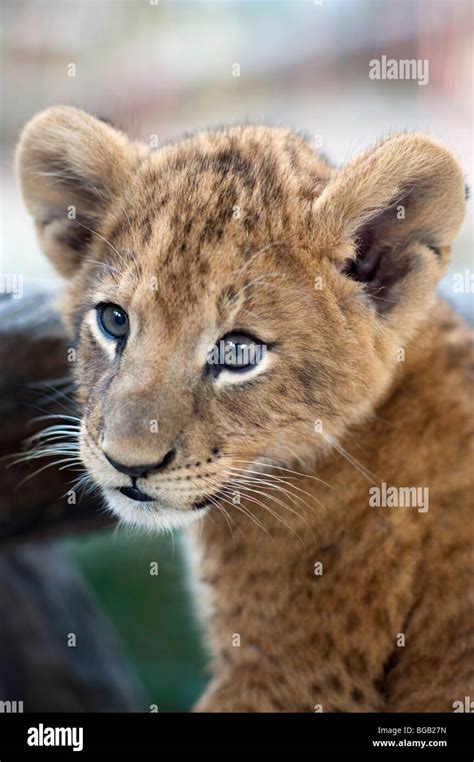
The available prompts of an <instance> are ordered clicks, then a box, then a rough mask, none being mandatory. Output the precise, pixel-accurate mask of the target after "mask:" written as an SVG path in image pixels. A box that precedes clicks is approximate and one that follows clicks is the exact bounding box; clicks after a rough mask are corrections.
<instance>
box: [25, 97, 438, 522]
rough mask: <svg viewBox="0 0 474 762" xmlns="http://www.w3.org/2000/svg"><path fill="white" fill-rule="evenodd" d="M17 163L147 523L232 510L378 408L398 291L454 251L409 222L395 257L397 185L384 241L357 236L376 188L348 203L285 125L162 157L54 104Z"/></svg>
mask: <svg viewBox="0 0 474 762" xmlns="http://www.w3.org/2000/svg"><path fill="white" fill-rule="evenodd" d="M429 146H430V147H431V150H433V151H434V148H433V146H436V149H437V150H441V149H439V147H438V146H437V144H432V143H431V142H429ZM19 169H20V175H21V177H22V181H23V187H24V193H25V197H26V200H27V203H28V206H29V208H30V209H31V211H32V212H33V214H34V216H35V218H36V223H37V228H38V233H39V236H40V240H41V242H42V245H43V248H44V249H45V251H46V252H47V253H48V255H49V256H50V257H51V258H52V259H53V260H54V261H55V264H56V265H57V267H58V269H60V270H61V271H62V272H63V273H64V274H66V275H67V276H69V277H70V278H71V285H70V288H69V290H68V296H67V300H66V301H65V317H66V321H67V324H68V325H69V327H70V329H71V333H72V334H73V336H74V340H75V346H76V350H77V354H76V357H77V361H76V363H75V367H74V373H75V377H76V381H77V385H78V390H79V398H80V401H81V403H82V409H83V417H82V423H81V433H80V453H81V457H82V460H83V462H84V464H85V466H86V468H87V470H88V472H89V474H90V476H91V478H92V480H93V481H94V482H95V483H96V484H97V485H98V486H99V487H100V488H101V490H102V492H103V494H104V496H105V498H106V500H107V503H108V504H109V506H110V507H111V508H112V509H113V510H114V511H115V512H116V513H118V514H119V516H121V517H122V518H124V519H126V520H127V521H129V522H132V523H135V524H144V525H148V526H157V527H171V526H177V525H179V524H182V523H184V522H186V521H187V520H189V519H192V518H193V517H195V516H197V515H203V512H205V511H207V510H212V507H213V505H216V504H218V503H219V502H222V501H223V505H226V504H227V505H229V504H230V505H231V506H232V503H237V502H238V496H237V495H238V492H239V491H240V490H244V492H245V493H246V494H248V495H251V490H252V485H253V486H255V475H256V473H257V472H258V470H259V469H261V468H262V467H263V464H267V467H268V464H271V463H275V464H278V466H279V467H288V468H291V467H292V465H293V463H294V462H295V461H299V462H300V463H304V464H308V463H310V462H311V461H313V460H314V458H315V456H316V455H317V453H318V452H321V451H322V450H323V449H325V448H327V447H329V446H331V444H332V443H333V442H334V441H335V440H336V439H337V438H338V437H339V436H340V435H341V434H342V433H343V432H344V431H345V429H346V428H347V427H348V426H349V425H350V424H351V423H353V422H355V421H358V420H360V419H361V418H362V417H364V416H366V415H368V414H369V413H370V412H371V410H372V409H373V405H374V402H375V401H376V400H377V399H378V398H379V397H380V395H381V394H382V393H383V392H384V390H385V389H386V388H387V385H388V383H389V381H390V378H391V375H392V373H393V368H394V367H395V362H396V350H397V348H399V347H400V344H401V343H402V342H404V340H405V338H406V337H407V336H408V335H410V334H411V332H412V330H413V327H414V324H415V321H414V318H413V310H411V309H409V308H407V307H406V305H405V304H404V298H403V293H404V291H405V292H406V293H407V294H408V297H407V301H408V302H409V299H411V298H412V294H413V293H414V290H415V288H417V289H418V291H417V293H418V299H419V301H421V302H423V303H424V304H425V306H426V304H428V303H429V299H430V292H431V290H432V286H433V284H434V282H435V281H436V278H437V277H438V275H439V273H440V271H441V268H440V260H441V258H443V257H444V255H445V253H444V250H443V251H442V250H441V248H442V246H443V245H444V243H445V242H444V241H439V240H435V238H433V244H431V241H430V242H427V241H426V242H425V241H423V242H421V243H420V242H419V241H418V240H417V239H416V236H415V235H414V234H413V226H411V228H409V227H408V226H406V227H405V234H406V235H405V237H406V243H405V247H404V248H403V249H402V250H400V247H398V250H397V257H398V258H397V260H396V261H393V260H391V259H389V258H388V254H387V252H388V249H389V246H390V244H388V245H387V239H389V236H390V234H392V232H391V231H392V229H393V227H394V225H395V223H394V220H393V219H392V218H391V217H390V213H389V215H388V218H387V212H386V205H387V204H390V202H391V201H392V192H391V191H390V190H387V189H384V193H385V197H384V198H383V199H382V201H383V202H384V207H383V208H382V209H378V210H377V212H378V214H379V225H380V228H381V229H383V231H384V248H383V252H382V247H380V252H381V253H379V254H378V255H377V250H378V247H377V241H376V238H375V237H374V235H373V230H371V229H366V228H364V236H367V237H368V238H370V241H369V243H367V245H366V246H363V247H362V246H359V249H358V250H357V249H356V248H355V244H354V240H355V238H357V239H358V240H363V238H364V236H362V235H361V233H360V223H359V222H358V217H360V218H361V219H363V221H364V225H365V224H366V217H367V213H366V206H367V204H368V201H367V199H363V200H359V203H360V204H361V205H362V209H359V211H358V212H357V209H354V208H351V205H350V203H349V200H350V194H351V193H353V192H355V191H354V190H353V189H352V188H351V183H350V182H348V183H347V185H346V187H344V186H343V187H342V188H340V189H337V187H336V185H337V182H338V178H337V174H336V173H335V172H334V171H333V170H331V169H330V168H329V167H328V165H327V164H326V163H325V162H323V161H322V160H320V159H319V158H318V157H317V156H316V155H315V154H314V153H313V151H312V150H311V148H310V146H309V145H308V144H306V143H305V142H304V141H303V140H301V139H300V138H298V137H296V136H294V135H292V134H291V133H290V132H288V131H286V130H276V129H271V128H265V127H242V128H241V127H238V128H232V129H228V130H223V131H220V132H207V133H201V134H198V135H196V136H195V137H192V138H189V139H186V140H183V141H181V142H179V143H176V144H173V145H170V146H165V147H163V148H162V149H160V150H159V151H156V152H149V151H148V150H147V149H145V148H144V147H141V146H138V145H135V144H130V143H129V142H128V141H127V140H126V138H125V137H124V136H123V135H122V134H121V133H118V132H117V131H116V130H114V129H112V128H111V127H109V126H107V125H105V124H102V123H100V122H98V121H96V120H94V119H92V117H89V116H87V115H85V114H83V113H82V112H79V111H77V110H75V109H68V108H59V109H52V110H50V111H48V112H45V113H44V114H42V115H40V116H39V117H37V118H36V120H33V122H32V123H31V124H30V126H29V127H28V128H27V129H26V131H25V133H24V136H23V138H22V142H21V144H20V149H19ZM376 170H377V171H378V172H379V174H380V167H378V168H377V167H375V168H374V170H373V171H374V172H375V171H376ZM51 175H54V178H53V181H51ZM367 182H368V180H366V181H365V183H364V186H366V185H367ZM379 182H380V180H379ZM352 184H353V183H352ZM333 187H335V191H334V192H337V193H338V194H339V195H338V196H337V198H336V199H334V198H333V199H331V195H330V191H331V189H332V188H333ZM344 193H345V194H346V204H345V205H344V204H341V209H340V210H338V209H337V201H338V200H339V203H341V202H340V198H341V194H342V195H344ZM369 205H370V206H371V207H373V206H374V204H373V202H371V203H370V204H369ZM352 206H354V204H353V205H352ZM345 207H347V208H345ZM389 208H390V206H389ZM335 212H336V213H335ZM417 213H419V211H418V210H417ZM344 215H346V217H344ZM354 215H355V219H354ZM345 224H346V225H347V229H345V228H344V225H345ZM331 225H332V228H331ZM409 234H410V235H409ZM407 236H408V237H407ZM410 236H411V237H410ZM364 240H365V239H364ZM428 243H429V245H428ZM435 245H436V247H437V250H436V251H435V250H434V246H435ZM394 248H395V247H394ZM438 250H439V251H438ZM348 263H349V264H348ZM420 273H421V276H422V280H421V282H420V281H419V279H420ZM417 279H418V280H417ZM417 283H418V286H417ZM402 285H404V289H402ZM377 300H379V301H377ZM387 305H388V306H387ZM281 474H282V472H281V471H280V476H281ZM254 499H258V493H255V496H254Z"/></svg>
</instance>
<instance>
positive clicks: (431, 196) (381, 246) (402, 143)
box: [314, 133, 465, 316]
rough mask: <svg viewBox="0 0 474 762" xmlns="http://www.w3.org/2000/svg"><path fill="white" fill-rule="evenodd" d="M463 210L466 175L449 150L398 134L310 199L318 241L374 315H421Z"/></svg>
mask: <svg viewBox="0 0 474 762" xmlns="http://www.w3.org/2000/svg"><path fill="white" fill-rule="evenodd" d="M464 210H465V190H464V179H463V173H462V170H461V168H460V166H459V164H458V163H457V161H456V160H455V158H454V156H453V154H452V153H451V152H450V151H449V150H448V149H447V148H445V147H444V146H443V145H441V143H439V142H438V141H437V140H433V139H432V138H428V137H427V136H425V135H422V134H419V133H411V134H410V133H403V134H400V135H395V136H394V137H392V138H389V139H387V140H385V141H382V142H381V143H379V144H378V145H376V146H375V147H373V148H370V149H369V150H367V151H365V152H364V153H362V154H361V155H359V156H357V157H356V158H355V159H354V160H353V161H351V162H350V163H349V164H348V165H347V166H346V167H344V168H343V169H342V170H341V171H339V172H337V173H336V174H335V176H334V179H333V180H332V182H330V183H329V185H328V186H327V187H326V189H325V190H324V192H323V193H322V194H321V196H320V197H319V198H318V199H317V200H316V201H315V204H314V221H315V230H316V241H315V243H316V246H317V247H318V249H319V250H320V251H321V252H324V253H325V254H327V255H328V256H329V257H331V258H332V260H333V261H334V262H335V264H336V265H337V266H338V267H339V269H340V270H341V271H342V273H344V274H345V275H347V276H348V277H350V278H351V279H352V280H355V281H358V282H359V284H360V285H361V287H362V289H363V293H364V294H365V296H366V298H368V299H369V300H370V301H371V302H372V303H373V305H374V307H375V308H376V309H377V311H378V312H380V313H386V314H387V313H390V314H392V315H394V316H395V315H397V316H400V314H401V310H402V309H404V310H405V312H407V308H408V312H410V311H411V312H413V310H416V311H418V312H422V311H423V310H424V308H425V307H426V306H428V304H429V303H430V300H431V298H432V294H433V290H434V287H435V285H436V283H437V281H438V280H439V278H440V277H441V275H442V273H443V271H444V269H445V266H446V264H447V261H448V257H449V251H450V245H451V243H452V241H453V239H454V238H455V236H456V234H457V233H458V230H459V228H460V226H461V223H462V220H463V217H464ZM407 314H408V313H407ZM387 316H388V314H387Z"/></svg>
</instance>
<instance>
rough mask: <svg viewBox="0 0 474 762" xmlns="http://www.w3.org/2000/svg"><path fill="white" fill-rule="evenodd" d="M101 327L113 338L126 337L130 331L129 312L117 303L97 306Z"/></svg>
mask: <svg viewBox="0 0 474 762" xmlns="http://www.w3.org/2000/svg"><path fill="white" fill-rule="evenodd" d="M96 309H97V320H98V323H99V327H100V328H101V330H102V331H103V332H104V333H105V335H106V336H108V337H109V338H112V339H119V340H120V339H124V338H125V337H126V335H127V333H128V328H129V322H128V315H127V313H126V312H125V311H124V310H123V309H122V308H121V307H119V306H118V305H117V304H99V305H98V306H97V308H96Z"/></svg>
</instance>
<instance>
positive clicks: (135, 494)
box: [119, 487, 155, 503]
mask: <svg viewBox="0 0 474 762" xmlns="http://www.w3.org/2000/svg"><path fill="white" fill-rule="evenodd" d="M119 492H120V493H121V494H122V495H125V497H128V498H129V499H130V500H136V501H137V502H139V503H152V502H153V500H154V499H155V498H153V497H150V495H145V493H144V492H141V490H139V489H137V488H136V487H120V489H119Z"/></svg>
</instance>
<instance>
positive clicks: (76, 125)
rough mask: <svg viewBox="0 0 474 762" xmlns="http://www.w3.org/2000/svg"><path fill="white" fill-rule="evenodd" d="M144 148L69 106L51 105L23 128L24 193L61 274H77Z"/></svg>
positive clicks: (21, 165) (43, 242)
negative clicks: (85, 254)
mask: <svg viewBox="0 0 474 762" xmlns="http://www.w3.org/2000/svg"><path fill="white" fill-rule="evenodd" d="M143 150H146V149H144V148H142V147H140V146H138V145H137V144H133V143H131V142H130V141H129V140H128V139H127V138H126V137H125V135H123V134H122V133H121V132H119V131H118V130H116V129H115V128H113V127H111V126H110V125H108V124H105V123H104V122H101V121H100V120H98V119H95V118H94V117H92V116H90V115H89V114H86V113H85V112H84V111H81V110H80V109H76V108H72V107H70V106H57V107H54V108H50V109H47V110H46V111H43V112H41V113H40V114H38V115H37V116H35V117H34V118H33V119H32V120H31V121H30V122H29V123H28V124H27V125H26V127H25V128H24V130H23V133H22V135H21V138H20V141H19V144H18V148H17V155H16V160H17V171H18V176H19V179H20V184H21V189H22V192H23V197H24V199H25V203H26V206H27V208H28V210H29V211H30V213H31V214H32V215H33V217H34V220H35V226H36V231H37V234H38V238H39V242H40V245H41V248H42V249H43V251H44V253H45V254H46V255H47V256H48V257H49V259H50V260H51V261H52V262H53V264H54V266H55V267H56V269H57V270H58V271H59V272H60V273H61V274H62V275H65V276H66V277H70V276H72V275H74V273H75V271H76V270H77V268H78V267H79V265H80V262H81V257H82V256H83V252H84V249H85V246H86V244H87V242H88V240H90V238H91V236H92V235H93V233H92V232H91V231H92V230H96V229H97V225H98V221H99V220H100V218H101V217H103V215H104V214H105V212H106V210H107V207H108V205H109V204H110V202H111V201H112V199H113V198H114V197H116V196H117V195H119V194H120V193H121V192H122V191H123V189H124V188H125V186H126V184H127V182H128V181H129V179H130V177H131V175H132V172H133V171H134V169H135V168H136V166H137V164H138V162H139V158H140V155H141V153H142V152H143Z"/></svg>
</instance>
